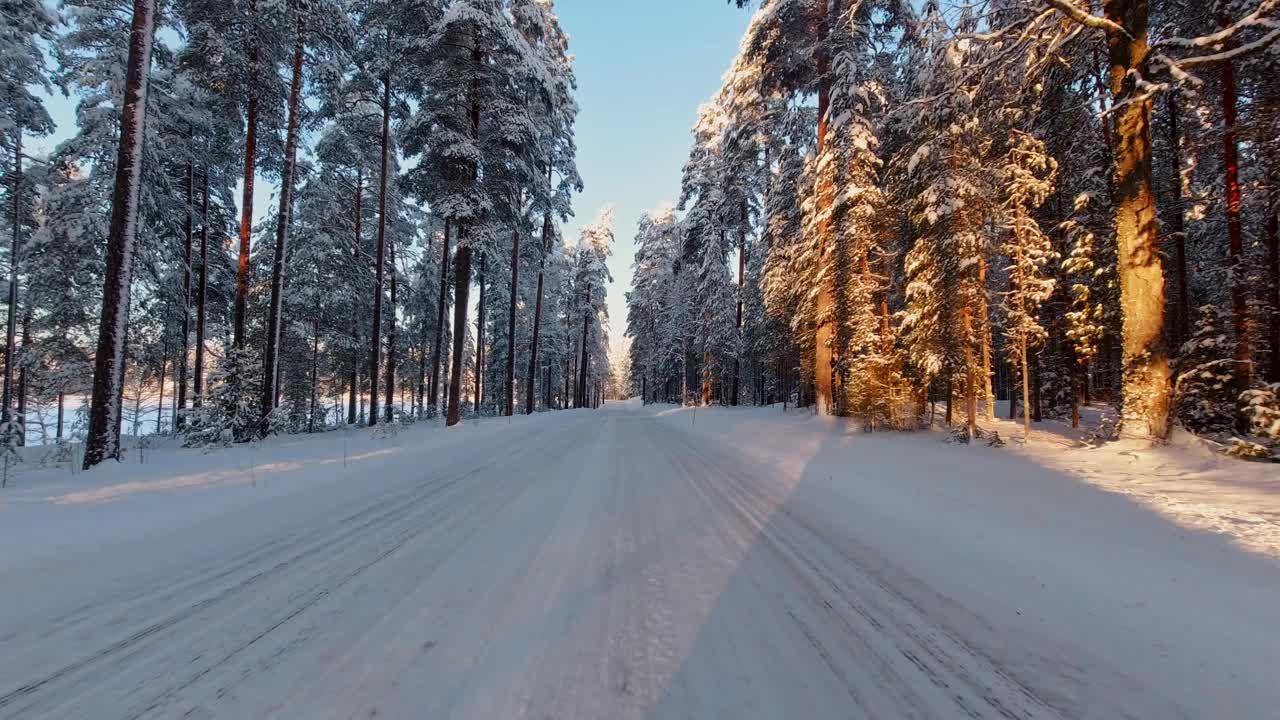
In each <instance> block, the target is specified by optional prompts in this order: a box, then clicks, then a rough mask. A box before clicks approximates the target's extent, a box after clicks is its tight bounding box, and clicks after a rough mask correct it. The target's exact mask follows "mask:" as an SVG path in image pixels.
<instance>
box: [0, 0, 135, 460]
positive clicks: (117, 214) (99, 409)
mask: <svg viewBox="0 0 1280 720" xmlns="http://www.w3.org/2000/svg"><path fill="white" fill-rule="evenodd" d="M155 10H156V4H155V0H134V1H133V23H132V27H131V28H130V32H129V64H128V68H127V70H126V72H125V87H124V102H123V103H121V108H120V135H119V138H120V141H119V147H118V151H117V154H116V179H115V191H114V193H113V195H112V198H111V226H110V227H111V230H110V235H109V237H108V239H107V267H106V274H105V277H104V279H103V288H102V315H101V319H100V321H99V324H98V349H97V354H96V355H95V358H94V374H93V393H92V397H91V402H90V410H89V435H88V437H87V438H86V440H85V450H84V468H85V469H86V470H88V469H89V468H91V467H93V466H94V465H97V464H98V463H100V462H102V461H103V460H106V459H107V458H118V457H119V456H120V393H121V390H122V387H123V385H124V370H125V336H126V334H127V330H128V325H129V290H130V284H131V282H132V279H133V245H134V239H135V236H136V234H137V220H138V195H139V190H140V187H141V185H142V142H143V135H144V125H145V123H146V114H147V80H148V76H149V75H150V71H151V42H152V37H153V34H154V29H155ZM10 292H11V293H12V288H11V289H10ZM10 307H11V308H12V305H11V306H10ZM6 407H7V405H6Z"/></svg>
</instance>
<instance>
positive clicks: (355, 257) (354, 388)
mask: <svg viewBox="0 0 1280 720" xmlns="http://www.w3.org/2000/svg"><path fill="white" fill-rule="evenodd" d="M363 198H364V167H363V166H361V165H357V166H356V197H355V236H354V237H353V238H352V244H351V267H352V268H353V269H354V268H359V267H360V243H361V240H362V238H361V227H360V226H361V223H362V221H363V219H364V211H363V209H362V208H361V207H360V205H361V202H362V201H363ZM351 342H352V344H353V346H354V347H359V346H360V309H359V304H358V303H352V305H351ZM349 392H350V396H349V397H348V398H347V424H348V425H355V424H356V423H358V422H359V421H360V418H361V417H362V416H363V414H364V413H363V412H362V411H360V410H359V409H358V408H357V407H356V405H357V398H358V397H359V395H360V353H359V352H356V353H355V355H354V356H353V357H352V358H351V385H350V390H349Z"/></svg>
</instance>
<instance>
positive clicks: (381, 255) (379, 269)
mask: <svg viewBox="0 0 1280 720" xmlns="http://www.w3.org/2000/svg"><path fill="white" fill-rule="evenodd" d="M386 48H387V57H386V63H387V67H386V70H385V72H384V74H383V76H382V168H381V170H380V171H379V174H378V251H377V254H376V255H377V256H376V258H375V259H374V264H373V330H372V332H370V333H369V334H370V335H371V336H372V337H371V339H370V343H369V424H370V425H377V424H378V378H379V377H380V374H379V372H378V361H379V359H380V357H379V356H380V354H381V352H382V279H383V271H384V270H385V268H384V267H383V266H384V265H385V264H386V261H387V165H388V162H389V161H390V145H391V31H390V30H387V38H386Z"/></svg>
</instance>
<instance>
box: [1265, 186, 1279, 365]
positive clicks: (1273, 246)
mask: <svg viewBox="0 0 1280 720" xmlns="http://www.w3.org/2000/svg"><path fill="white" fill-rule="evenodd" d="M1277 182H1280V180H1274V181H1272V185H1271V192H1270V194H1269V196H1268V200H1269V202H1268V205H1267V274H1268V276H1269V277H1270V282H1268V287H1270V288H1271V290H1270V292H1269V293H1268V295H1269V297H1268V298H1267V299H1268V300H1269V301H1270V302H1269V304H1270V305H1271V315H1270V316H1269V318H1268V323H1267V327H1268V329H1269V335H1270V337H1271V342H1270V345H1271V363H1270V365H1269V366H1268V372H1267V380H1268V381H1269V382H1273V383H1280V187H1277V186H1276V183H1277Z"/></svg>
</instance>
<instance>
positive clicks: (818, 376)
mask: <svg viewBox="0 0 1280 720" xmlns="http://www.w3.org/2000/svg"><path fill="white" fill-rule="evenodd" d="M824 4H825V5H827V12H826V13H825V14H823V16H822V17H821V18H820V19H819V26H818V35H819V37H820V38H823V42H822V43H821V46H822V48H823V49H822V50H820V51H819V54H818V58H817V70H818V77H819V78H820V85H819V88H818V146H817V148H816V149H815V151H814V157H817V158H821V157H822V155H823V153H824V152H825V151H826V147H827V133H828V130H829V128H830V125H831V117H830V115H831V112H830V110H831V79H830V76H831V56H830V54H829V53H828V52H827V50H826V49H825V48H826V45H827V43H826V42H825V40H826V38H827V37H828V35H830V33H831V32H832V29H833V28H835V27H837V26H838V24H839V23H840V21H841V18H842V14H843V11H842V9H841V8H842V5H843V2H842V0H829V1H828V2H825V3H824ZM824 182H825V181H824ZM817 194H818V196H819V197H820V198H822V200H820V201H819V202H820V203H822V204H825V203H827V202H832V201H834V197H835V191H834V189H833V188H832V189H828V190H826V191H823V190H821V189H820V190H819V191H818V193H817ZM827 210H829V208H819V212H820V213H824V214H825V215H826V216H828V217H829V213H828V212H827ZM830 234H831V229H830V222H829V220H823V221H822V222H821V223H819V227H818V242H819V243H820V248H819V252H818V257H819V258H820V260H819V262H820V263H821V266H822V267H829V266H830V264H831V261H832V253H833V252H834V250H835V247H834V245H835V244H834V243H833V242H831V241H830V238H829V235H830ZM824 278H825V279H824V280H823V281H822V284H821V286H820V287H819V288H818V294H817V301H816V306H815V312H814V317H816V318H817V329H816V332H815V334H814V392H815V400H816V401H817V405H818V408H817V409H818V414H820V415H833V414H835V413H836V411H837V406H836V397H835V364H836V363H837V362H838V361H839V357H838V355H839V352H838V349H837V348H836V347H835V343H836V338H837V335H838V333H837V332H836V324H837V323H838V322H839V319H838V318H835V317H834V311H835V304H836V301H835V298H836V293H837V289H836V288H835V286H834V284H833V283H834V280H835V277H834V273H830V272H828V273H824Z"/></svg>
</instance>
